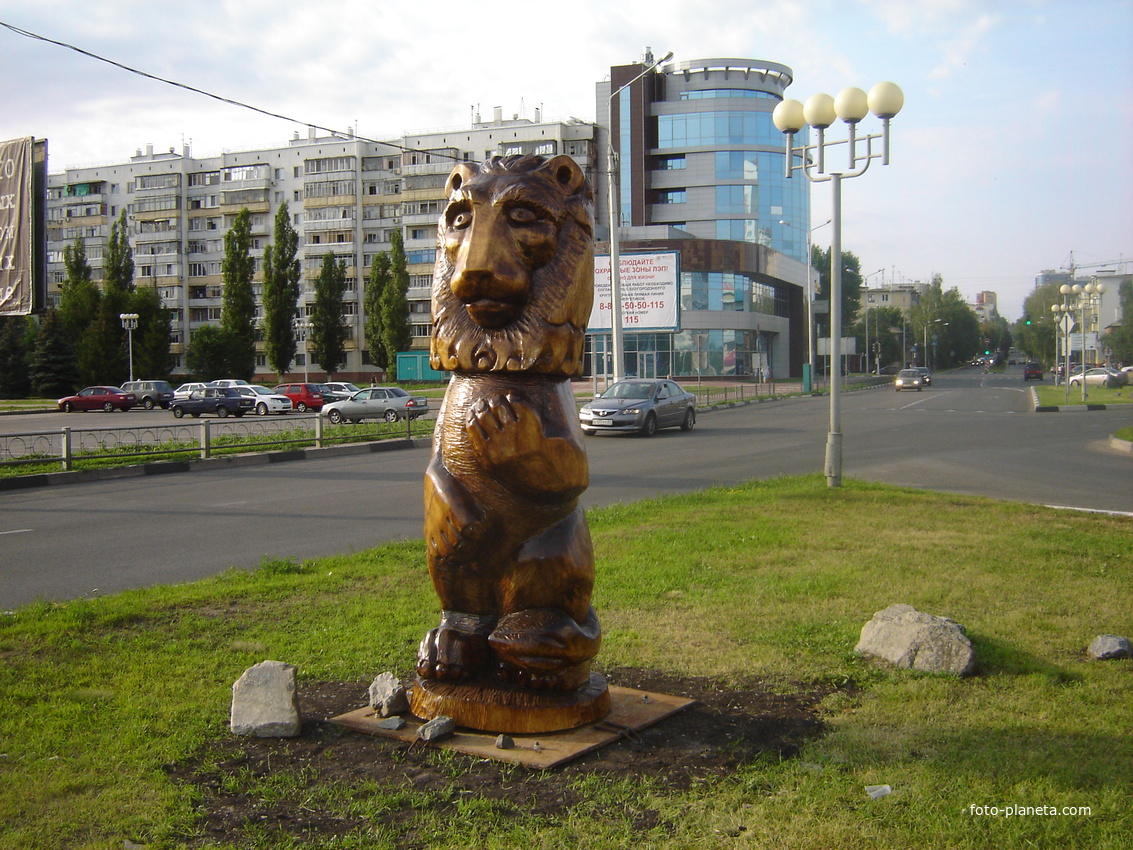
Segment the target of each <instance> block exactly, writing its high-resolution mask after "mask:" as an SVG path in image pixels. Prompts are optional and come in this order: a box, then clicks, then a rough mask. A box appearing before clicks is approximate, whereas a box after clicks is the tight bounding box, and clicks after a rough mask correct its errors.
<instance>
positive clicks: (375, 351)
mask: <svg viewBox="0 0 1133 850" xmlns="http://www.w3.org/2000/svg"><path fill="white" fill-rule="evenodd" d="M389 285H390V269H389V254H388V253H386V252H385V251H382V252H380V253H378V254H376V255H375V256H374V260H373V263H371V265H370V275H369V277H368V278H367V279H366V290H365V293H364V297H363V304H362V309H363V310H365V316H364V317H363V330H364V332H365V334H366V348H367V349H369V352H370V360H371V361H372V362H373V364H374V365H375V366H378V367H379V368H382V369H385V368H386V367H387V366H388V365H389V359H388V358H387V357H386V344H385V323H384V321H383V319H382V296H383V295H384V294H385V291H386V289H387V288H388V287H389Z"/></svg>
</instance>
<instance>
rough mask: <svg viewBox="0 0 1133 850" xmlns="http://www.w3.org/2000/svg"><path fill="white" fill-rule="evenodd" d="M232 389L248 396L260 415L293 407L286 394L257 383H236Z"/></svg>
mask: <svg viewBox="0 0 1133 850" xmlns="http://www.w3.org/2000/svg"><path fill="white" fill-rule="evenodd" d="M232 389H234V390H236V392H238V393H240V395H243V396H247V397H248V398H250V399H251V400H252V403H253V404H254V405H255V407H254V408H253V409H254V410H255V411H256V413H258V414H259V415H260V416H267V415H268V414H269V413H290V412H291V411H292V410H294V409H295V408H294V405H292V404H291V399H289V398H288V397H287V396H285V395H283V394H281V393H277V392H272V391H271V390H269V389H268V388H267V387H261V386H260V385H259V384H237V385H235V386H233V387H232Z"/></svg>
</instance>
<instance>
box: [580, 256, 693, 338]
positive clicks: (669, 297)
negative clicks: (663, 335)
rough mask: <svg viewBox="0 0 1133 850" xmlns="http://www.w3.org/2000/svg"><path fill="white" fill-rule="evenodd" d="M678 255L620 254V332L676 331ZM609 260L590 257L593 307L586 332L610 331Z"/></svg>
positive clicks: (606, 257) (677, 324)
mask: <svg viewBox="0 0 1133 850" xmlns="http://www.w3.org/2000/svg"><path fill="white" fill-rule="evenodd" d="M679 256H680V255H679V254H678V253H677V252H675V251H671V252H666V253H662V254H620V255H619V257H618V259H619V263H618V268H619V269H620V270H621V281H620V282H621V296H622V298H621V301H622V329H623V330H624V331H627V332H632V331H678V330H680V318H679V317H680V310H679V306H680V299H679V297H678V292H679V289H678V283H679V281H680V262H679ZM610 288H611V287H610V258H609V256H596V257H595V258H594V307H593V309H592V310H591V313H590V322H589V324H588V325H587V330H588V331H590V332H591V333H602V332H609V331H610V330H612V328H613V312H612V298H611V296H610Z"/></svg>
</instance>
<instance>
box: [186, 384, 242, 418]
mask: <svg viewBox="0 0 1133 850" xmlns="http://www.w3.org/2000/svg"><path fill="white" fill-rule="evenodd" d="M254 404H255V402H253V401H252V399H251V398H249V397H248V396H246V395H240V393H239V392H238V391H237V390H236V389H235V388H233V387H205V388H204V389H200V390H193V391H192V392H191V393H189V397H188V398H179V399H174V401H173V404H172V405H171V406H170V410H172V411H173V415H174V416H175V417H177V418H178V419H180V418H181V417H182V416H184V415H185V414H186V413H187V414H189V415H190V416H192V417H194V418H196V417H198V416H200V415H201V414H202V413H215V414H216V415H217V416H219V417H220V418H221V419H223V418H224V417H226V416H228V415H229V414H231V415H233V416H237V417H239V416H243V415H244V414H245V413H250V412H251V411H252V409H253V405H254Z"/></svg>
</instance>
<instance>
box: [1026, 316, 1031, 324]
mask: <svg viewBox="0 0 1133 850" xmlns="http://www.w3.org/2000/svg"><path fill="white" fill-rule="evenodd" d="M1030 323H1031V319H1030V317H1029V316H1028V317H1027V324H1028V325H1029V324H1030Z"/></svg>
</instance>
